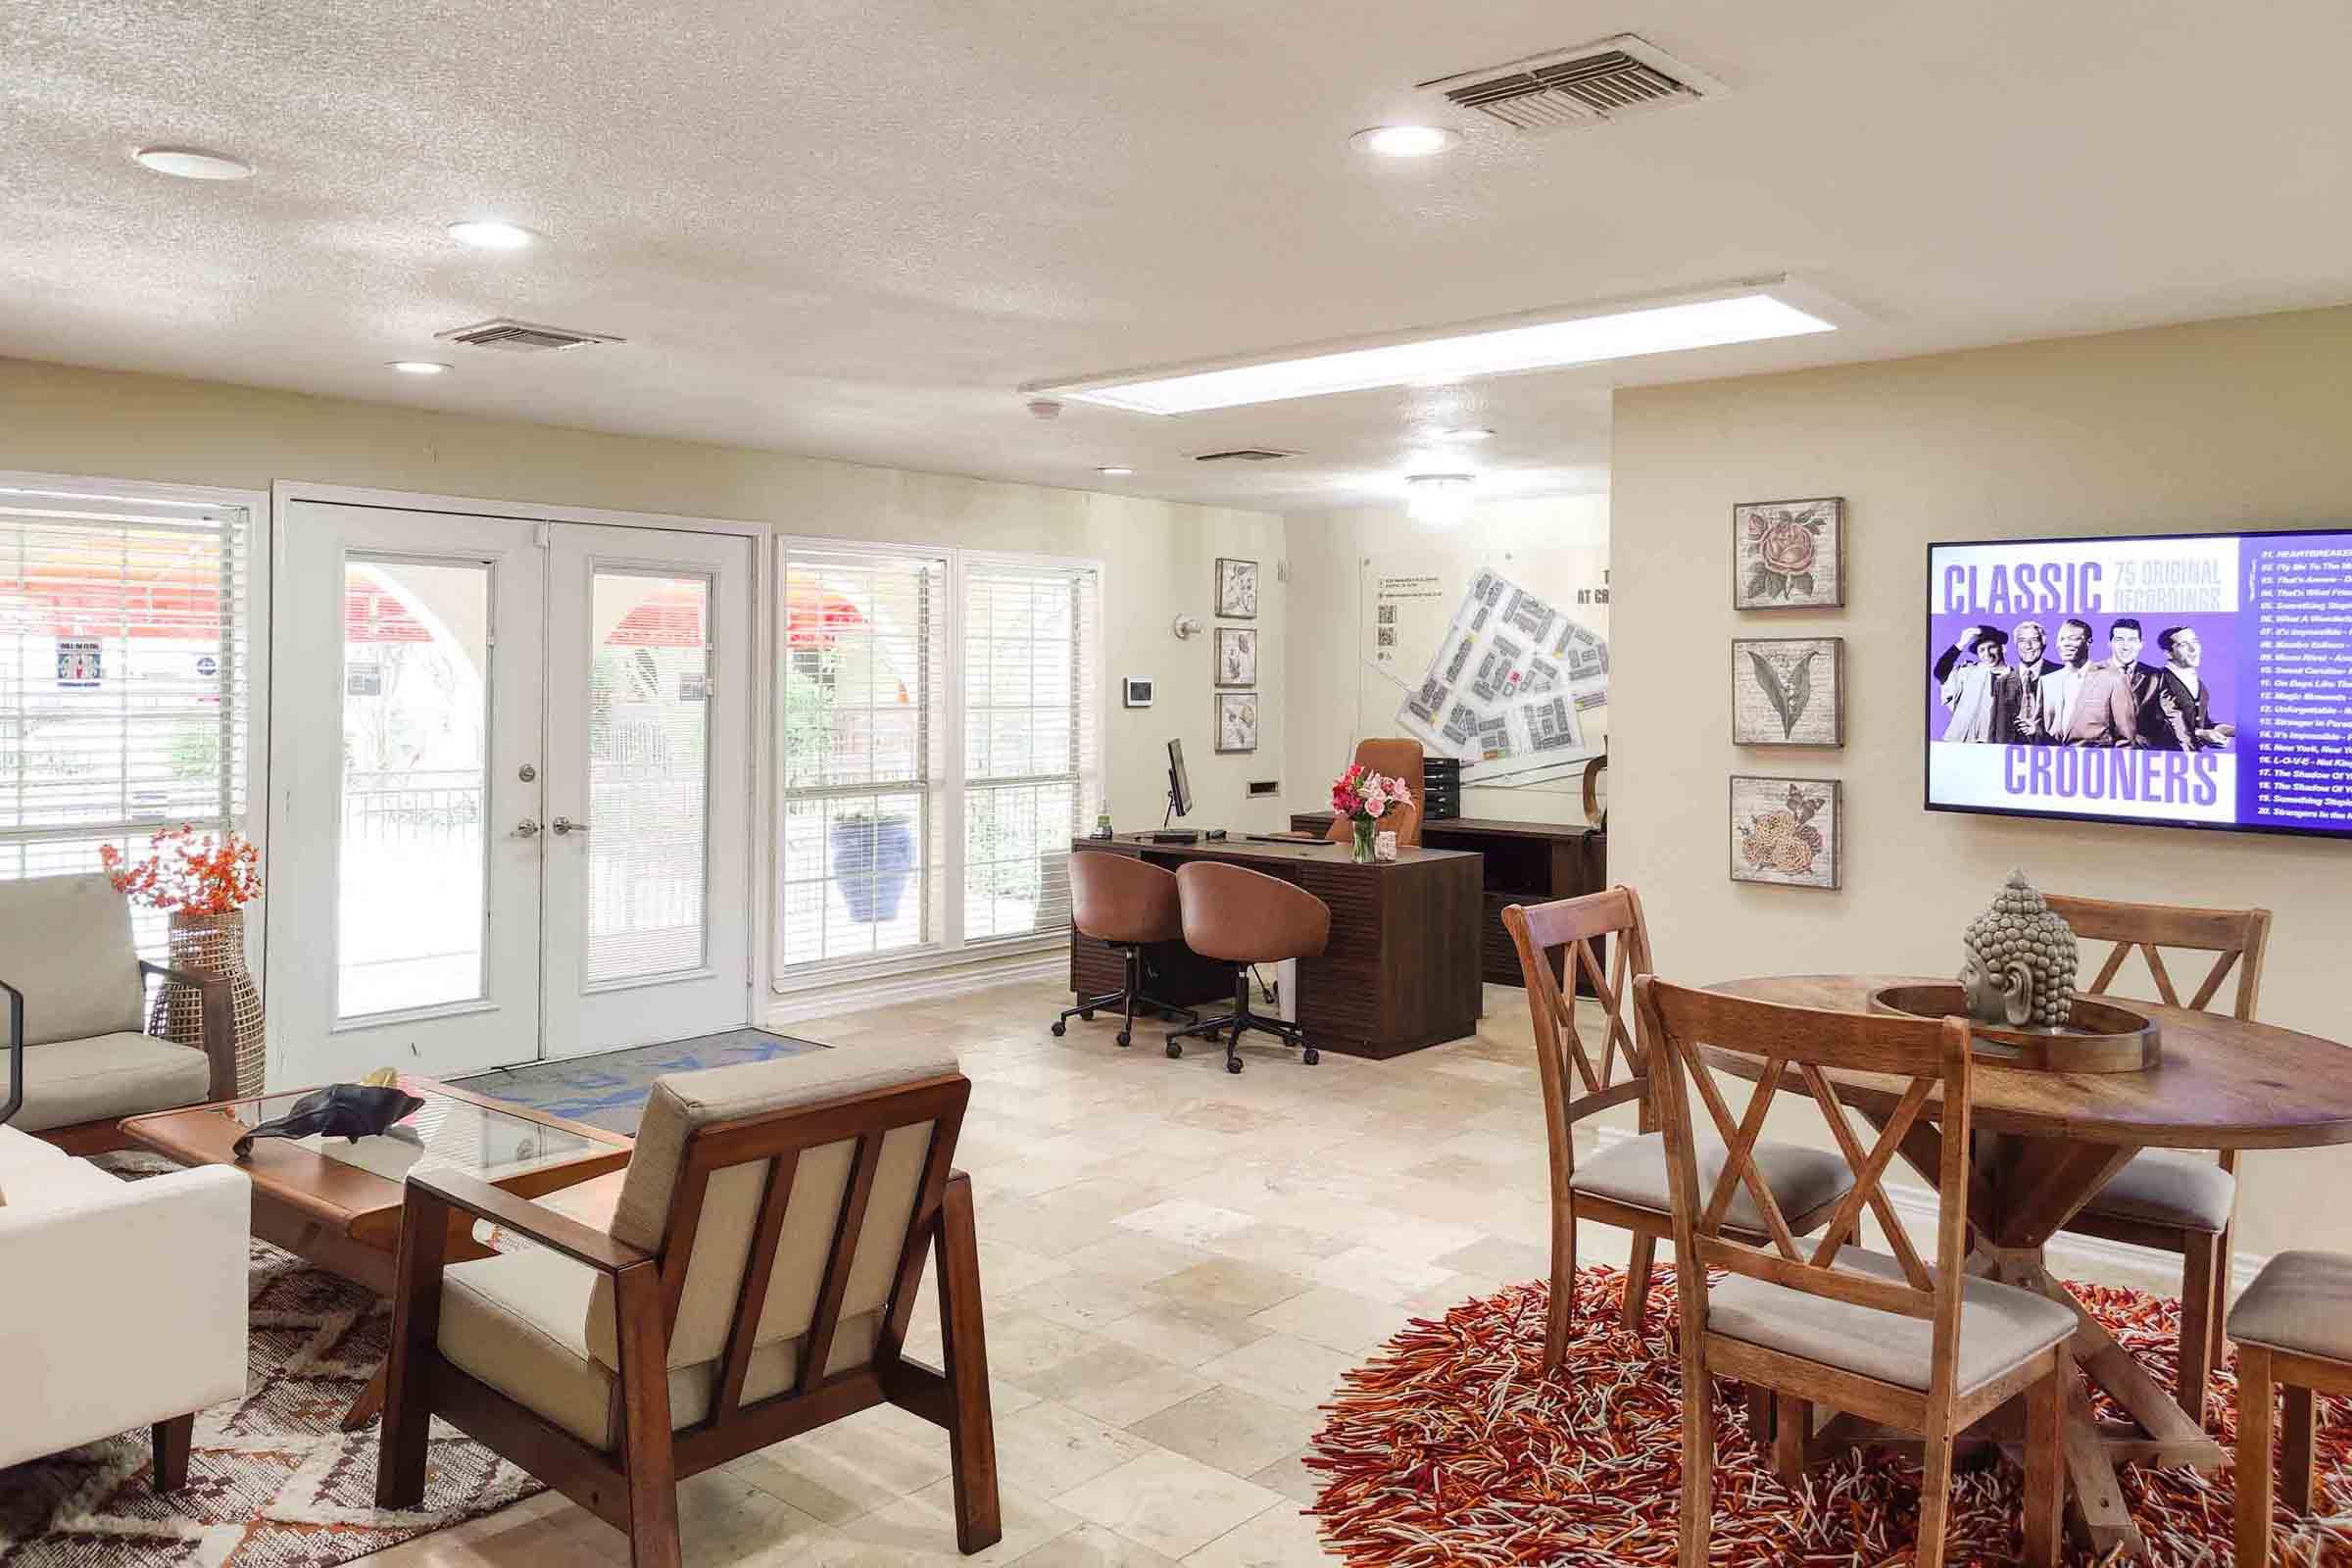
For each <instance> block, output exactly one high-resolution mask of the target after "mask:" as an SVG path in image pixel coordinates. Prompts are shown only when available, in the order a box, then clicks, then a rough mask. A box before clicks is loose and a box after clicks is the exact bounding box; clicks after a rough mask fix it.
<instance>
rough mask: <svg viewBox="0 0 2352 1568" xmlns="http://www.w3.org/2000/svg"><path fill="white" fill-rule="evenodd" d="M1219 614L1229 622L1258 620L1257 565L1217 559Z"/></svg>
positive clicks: (1230, 558) (1223, 557)
mask: <svg viewBox="0 0 2352 1568" xmlns="http://www.w3.org/2000/svg"><path fill="white" fill-rule="evenodd" d="M1217 613H1218V614H1220V615H1222V616H1224V617H1225V618H1226V619H1228V620H1255V619H1256V618H1257V563H1256V562H1254V561H1238V560H1236V559H1234V558H1233V557H1231V556H1219V557H1218V558H1217Z"/></svg>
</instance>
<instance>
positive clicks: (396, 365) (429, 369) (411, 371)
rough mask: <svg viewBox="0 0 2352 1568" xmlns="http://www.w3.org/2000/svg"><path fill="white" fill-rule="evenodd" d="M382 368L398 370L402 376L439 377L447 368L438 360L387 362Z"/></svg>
mask: <svg viewBox="0 0 2352 1568" xmlns="http://www.w3.org/2000/svg"><path fill="white" fill-rule="evenodd" d="M384 368H385V369H387V370H398V371H399V372H400V373H401V374H403V375H440V374H442V373H443V372H444V371H446V370H447V369H448V368H449V367H448V366H446V365H443V364H442V363H441V362H440V361H439V360H387V361H386V362H384Z"/></svg>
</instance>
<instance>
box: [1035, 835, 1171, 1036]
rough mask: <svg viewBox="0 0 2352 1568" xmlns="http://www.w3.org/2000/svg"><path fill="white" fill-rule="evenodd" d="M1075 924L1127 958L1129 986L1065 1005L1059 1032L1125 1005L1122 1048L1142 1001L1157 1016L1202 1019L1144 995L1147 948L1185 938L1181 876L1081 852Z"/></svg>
mask: <svg viewBox="0 0 2352 1568" xmlns="http://www.w3.org/2000/svg"><path fill="white" fill-rule="evenodd" d="M1070 923H1071V924H1072V925H1074V926H1076V927H1077V928H1078V929H1079V930H1080V931H1081V932H1083V933H1084V934H1086V935H1087V936H1090V937H1093V938H1094V939H1095V940H1096V941H1098V942H1102V943H1104V944H1107V945H1108V946H1110V947H1113V948H1116V949H1117V950H1118V951H1119V956H1120V957H1121V958H1123V959H1125V960H1126V965H1127V973H1126V980H1127V983H1126V984H1125V985H1123V986H1121V987H1120V988H1119V989H1118V990H1116V991H1109V992H1105V993H1103V995H1102V996H1099V997H1085V998H1081V999H1080V1000H1079V1003H1078V1005H1076V1006H1075V1007H1064V1008H1062V1009H1061V1016H1060V1017H1058V1018H1056V1019H1054V1034H1056V1035H1061V1034H1066V1033H1067V1032H1068V1031H1069V1027H1070V1015H1071V1014H1072V1013H1076V1014H1077V1015H1078V1016H1079V1017H1080V1018H1082V1019H1084V1020H1086V1021H1087V1022H1089V1023H1092V1022H1093V1021H1094V1017H1095V1010H1096V1009H1097V1008H1099V1007H1103V1008H1107V1007H1120V1008H1123V1009H1125V1016H1124V1018H1123V1019H1122V1020H1121V1021H1120V1024H1119V1037H1118V1038H1119V1044H1120V1045H1122V1046H1125V1045H1130V1044H1132V1043H1133V1042H1134V1038H1135V1006H1136V1004H1137V1003H1139V1002H1140V1003H1142V1004H1143V1005H1145V1006H1147V1007H1150V1008H1152V1010H1153V1011H1155V1012H1159V1013H1162V1014H1165V1015H1167V1016H1169V1017H1182V1018H1183V1019H1184V1021H1185V1022H1187V1023H1192V1022H1194V1021H1196V1020H1197V1019H1199V1017H1200V1016H1201V1015H1200V1014H1199V1013H1197V1012H1195V1011H1194V1010H1193V1009H1192V1008H1190V1007H1179V1006H1176V1005H1173V1004H1171V1003H1166V1002H1161V1001H1159V1000H1158V999H1156V998H1153V997H1148V996H1145V995H1144V949H1145V948H1146V947H1148V946H1150V945H1151V944H1152V943H1154V942H1174V941H1177V940H1178V939H1180V938H1181V937H1183V935H1184V916H1183V913H1182V912H1181V910H1180V909H1179V908H1178V907H1177V902H1176V873H1175V872H1173V871H1170V870H1168V869H1167V868H1166V867H1164V866H1157V865H1153V864H1152V863H1151V862H1150V861H1147V860H1141V859H1138V858H1135V857H1134V856H1132V855H1111V854H1107V853H1105V852H1103V851H1102V850H1081V851H1080V852H1079V853H1077V854H1076V855H1073V856H1071V857H1070Z"/></svg>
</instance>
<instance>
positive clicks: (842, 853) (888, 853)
mask: <svg viewBox="0 0 2352 1568" xmlns="http://www.w3.org/2000/svg"><path fill="white" fill-rule="evenodd" d="M832 840H833V884H834V886H836V887H838V888H840V889H841V901H842V903H844V904H846V905H848V906H849V907H850V918H851V919H853V920H855V921H857V922H858V924H860V925H871V924H873V923H875V922H876V921H881V920H895V919H897V918H898V914H899V900H900V899H901V898H902V897H904V896H905V894H906V892H907V874H908V873H909V872H910V871H912V870H913V869H914V825H913V824H912V823H910V822H908V821H907V818H905V817H903V816H884V817H871V816H852V817H844V818H843V819H842V820H840V821H838V822H835V823H834V824H833V831H832Z"/></svg>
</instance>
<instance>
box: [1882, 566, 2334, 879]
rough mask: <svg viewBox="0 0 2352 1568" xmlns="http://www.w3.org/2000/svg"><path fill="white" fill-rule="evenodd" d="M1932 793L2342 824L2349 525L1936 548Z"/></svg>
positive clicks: (1927, 710)
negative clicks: (2340, 528)
mask: <svg viewBox="0 0 2352 1568" xmlns="http://www.w3.org/2000/svg"><path fill="white" fill-rule="evenodd" d="M1920 677H1921V681H1922V687H1923V696H1922V702H1923V712H1924V722H1925V724H1926V734H1927V741H1928V747H1927V750H1928V804H1929V805H1930V806H1931V807H1939V808H1944V809H1956V810H1979V811H2004V812H2024V813H2034V814H2046V815H2052V816H2068V817H2094V818H2104V819H2112V820H2117V821H2131V822H2153V823H2160V824H2166V825H2172V826H2192V827H2215V828H2235V829H2240V830H2246V831H2253V832H2273V833H2319V834H2330V835H2337V834H2340V835H2352V531H2346V532H2336V533H2268V534H2262V533H2256V534H2179V535H2154V536H2149V537H2144V538H2122V539H2071V540H2061V539H2031V540H2003V541H1988V542H1985V543H1978V544H1941V545H1934V546H1931V547H1930V549H1929V552H1928V647H1927V650H1926V654H1925V657H1924V658H1923V659H1922V660H1921V663H1920Z"/></svg>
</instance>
